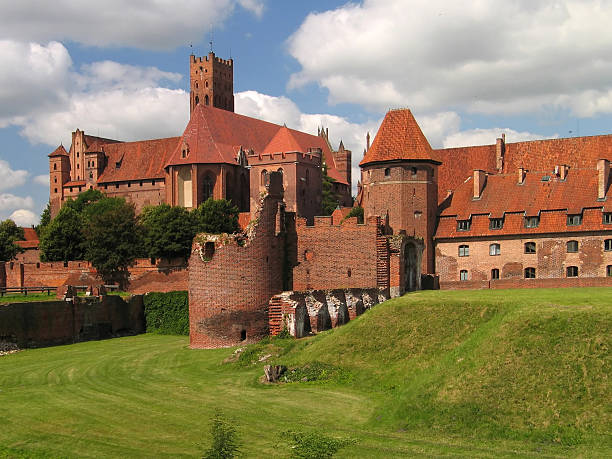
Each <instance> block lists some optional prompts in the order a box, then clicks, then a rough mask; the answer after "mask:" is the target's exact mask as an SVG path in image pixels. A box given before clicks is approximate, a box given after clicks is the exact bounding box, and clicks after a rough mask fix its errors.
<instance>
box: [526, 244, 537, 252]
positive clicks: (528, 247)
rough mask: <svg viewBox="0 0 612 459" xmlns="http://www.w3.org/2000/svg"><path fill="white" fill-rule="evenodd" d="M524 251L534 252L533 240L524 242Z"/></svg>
mask: <svg viewBox="0 0 612 459" xmlns="http://www.w3.org/2000/svg"><path fill="white" fill-rule="evenodd" d="M525 253H536V244H535V242H525Z"/></svg>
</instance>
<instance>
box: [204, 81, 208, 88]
mask: <svg viewBox="0 0 612 459" xmlns="http://www.w3.org/2000/svg"><path fill="white" fill-rule="evenodd" d="M204 86H205V87H207V88H208V80H206V81H205V82H204Z"/></svg>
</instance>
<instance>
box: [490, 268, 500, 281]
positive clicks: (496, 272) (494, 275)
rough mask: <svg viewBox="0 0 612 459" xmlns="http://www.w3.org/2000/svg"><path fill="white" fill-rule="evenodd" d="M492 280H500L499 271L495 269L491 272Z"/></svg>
mask: <svg viewBox="0 0 612 459" xmlns="http://www.w3.org/2000/svg"><path fill="white" fill-rule="evenodd" d="M491 279H499V269H497V268H493V269H492V270H491Z"/></svg>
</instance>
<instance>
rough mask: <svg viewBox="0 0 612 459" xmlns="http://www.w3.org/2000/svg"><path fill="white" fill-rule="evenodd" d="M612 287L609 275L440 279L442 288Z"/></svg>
mask: <svg viewBox="0 0 612 459" xmlns="http://www.w3.org/2000/svg"><path fill="white" fill-rule="evenodd" d="M565 287H610V278H609V277H566V278H557V279H555V278H548V279H518V278H511V279H494V280H475V281H450V282H442V281H440V289H441V290H478V289H506V288H565Z"/></svg>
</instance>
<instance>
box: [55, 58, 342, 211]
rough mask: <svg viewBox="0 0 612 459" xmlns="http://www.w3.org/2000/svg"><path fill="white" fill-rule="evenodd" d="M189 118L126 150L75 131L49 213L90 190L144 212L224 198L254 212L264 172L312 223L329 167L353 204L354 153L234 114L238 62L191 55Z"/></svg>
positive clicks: (59, 165)
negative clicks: (276, 177)
mask: <svg viewBox="0 0 612 459" xmlns="http://www.w3.org/2000/svg"><path fill="white" fill-rule="evenodd" d="M189 67H190V77H191V78H190V98H189V100H190V111H191V116H190V120H189V123H188V124H187V127H186V128H185V130H184V132H183V134H182V135H181V136H179V137H170V138H165V139H153V140H141V141H136V142H120V141H117V140H112V139H105V138H100V137H95V136H90V135H87V134H85V133H84V132H83V131H80V130H79V129H77V130H76V131H74V132H73V133H72V145H71V146H70V150H69V151H68V152H67V151H66V150H65V148H64V147H63V146H61V145H60V146H59V147H58V148H57V149H56V150H55V151H53V152H52V153H51V154H50V155H49V173H50V193H49V200H50V203H51V215H52V216H55V215H57V212H59V209H60V207H61V205H62V203H63V202H64V201H65V200H66V199H69V198H74V197H76V196H77V195H78V194H79V193H81V192H82V191H85V190H89V189H98V190H101V191H102V192H103V193H104V194H106V195H108V196H112V197H122V198H125V199H126V200H127V201H128V202H132V203H133V204H134V205H135V207H136V211H137V212H139V211H140V210H141V209H142V208H143V207H144V206H148V205H158V204H161V203H167V204H170V205H173V206H183V207H186V208H195V207H197V206H199V205H200V204H201V203H202V202H204V201H206V200H207V199H208V198H209V197H212V198H214V199H222V198H223V199H228V200H231V201H232V202H233V203H234V204H235V205H237V206H238V207H239V209H240V210H241V211H242V212H248V211H249V209H250V207H251V202H250V200H251V197H252V196H257V195H258V194H259V192H260V191H261V189H263V187H264V186H265V183H266V180H267V178H266V176H267V174H268V172H271V171H280V172H282V173H283V175H284V180H283V182H284V188H285V200H286V203H287V206H288V208H289V209H291V210H292V211H294V212H296V213H297V214H298V215H300V216H304V217H306V218H308V219H312V218H313V217H314V216H315V215H318V214H319V213H320V212H321V193H320V189H321V175H322V174H321V171H322V165H323V164H325V166H326V170H327V174H328V176H329V177H331V178H332V179H333V183H332V186H333V191H334V192H335V193H336V195H337V196H338V198H339V203H340V205H341V206H348V205H351V204H352V198H351V189H350V184H351V152H350V151H349V150H346V149H345V148H344V146H343V145H342V143H341V144H340V148H339V149H338V150H336V151H335V150H333V149H332V147H331V144H330V143H329V140H328V135H327V134H328V133H327V130H323V129H321V130H320V131H319V135H317V136H315V135H310V134H305V133H303V132H299V131H296V130H294V129H289V128H287V127H285V126H279V125H276V124H272V123H268V122H265V121H261V120H257V119H254V118H250V117H247V116H242V115H238V114H236V113H234V94H233V61H232V60H231V59H229V60H225V59H220V58H218V57H216V56H215V54H214V53H213V52H210V53H209V54H208V56H205V57H196V56H194V55H192V56H190V62H189Z"/></svg>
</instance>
